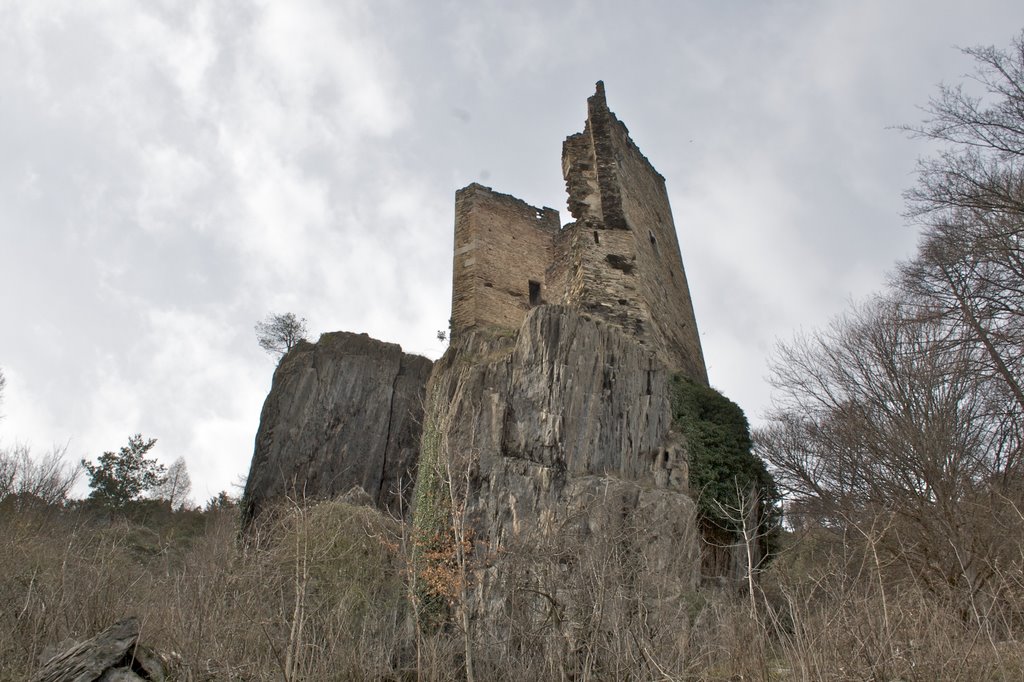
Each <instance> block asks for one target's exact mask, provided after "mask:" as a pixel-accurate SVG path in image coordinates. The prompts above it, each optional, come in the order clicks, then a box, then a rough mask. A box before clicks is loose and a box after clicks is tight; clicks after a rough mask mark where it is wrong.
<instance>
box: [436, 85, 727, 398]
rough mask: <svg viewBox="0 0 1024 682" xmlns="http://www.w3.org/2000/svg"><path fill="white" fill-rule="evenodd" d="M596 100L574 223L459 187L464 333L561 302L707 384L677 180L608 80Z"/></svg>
mask: <svg viewBox="0 0 1024 682" xmlns="http://www.w3.org/2000/svg"><path fill="white" fill-rule="evenodd" d="M587 108H588V111H587V122H586V125H585V127H584V130H583V132H582V133H577V134H575V135H571V136H570V137H568V138H567V139H566V140H565V143H564V144H563V148H562V171H563V174H564V176H565V184H566V191H567V193H568V205H569V212H570V213H571V214H572V216H573V217H574V218H575V220H576V221H575V222H574V223H571V224H569V225H566V226H565V227H564V228H561V229H559V221H558V212H557V211H554V210H552V209H549V208H543V209H538V208H535V207H533V206H530V205H529V204H527V203H525V202H523V201H520V200H519V199H516V198H514V197H511V196H509V195H506V194H499V193H498V192H494V191H493V190H491V189H490V188H488V187H483V186H481V185H478V184H475V183H474V184H471V185H469V186H468V187H466V188H464V189H461V190H459V191H458V192H456V198H455V264H454V266H455V267H454V275H453V286H452V334H453V336H457V335H458V334H459V333H460V332H462V331H464V330H467V329H471V328H481V327H491V328H497V329H505V330H516V329H518V328H519V326H520V324H522V321H523V319H524V318H525V315H526V313H527V311H528V310H529V309H530V308H531V307H533V306H535V305H537V304H540V303H559V304H562V305H566V306H569V307H573V308H577V309H580V310H582V311H584V312H586V313H588V314H591V315H594V316H597V317H600V318H601V319H603V320H605V321H607V322H609V323H611V324H613V325H615V326H616V327H618V328H619V329H621V330H623V331H625V332H626V333H628V334H630V335H632V336H633V337H634V338H636V339H637V340H638V341H639V342H640V343H641V344H642V345H643V346H645V347H646V348H647V349H648V350H649V351H650V352H652V353H654V354H655V355H657V356H658V358H659V359H660V360H661V362H663V363H664V364H665V366H666V367H669V368H671V369H673V370H676V371H681V372H683V373H684V374H686V375H687V376H689V377H690V378H691V379H693V380H695V381H699V382H701V383H705V384H706V383H707V380H708V379H707V370H706V369H705V366H704V355H703V352H702V349H701V345H700V337H699V335H698V332H697V322H696V319H695V317H694V313H693V304H692V301H691V299H690V290H689V285H688V284H687V281H686V273H685V271H684V270H683V260H682V255H681V253H680V249H679V242H678V239H677V237H676V228H675V224H674V222H673V220H672V209H671V207H670V206H669V200H668V192H667V191H666V189H665V179H664V178H663V177H662V176H661V175H660V174H659V173H658V171H656V170H655V169H654V167H653V166H652V165H651V164H650V162H649V161H648V160H647V158H646V157H645V156H644V155H643V154H642V153H641V152H640V150H639V149H638V148H637V146H636V145H635V144H634V143H633V141H632V140H631V139H630V137H629V131H628V130H627V129H626V126H625V125H623V124H622V123H621V122H620V121H619V120H618V119H617V118H616V117H615V114H613V113H612V112H611V111H610V110H609V109H608V105H607V102H606V101H605V95H604V85H603V84H602V83H600V82H599V83H598V84H597V92H596V93H595V94H594V95H593V96H592V97H590V98H589V99H588V100H587ZM531 282H533V285H532V286H533V287H534V289H535V291H534V295H533V297H532V300H531V292H530V288H531V284H530V283H531Z"/></svg>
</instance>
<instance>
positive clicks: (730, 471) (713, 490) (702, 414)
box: [672, 376, 780, 546]
mask: <svg viewBox="0 0 1024 682" xmlns="http://www.w3.org/2000/svg"><path fill="white" fill-rule="evenodd" d="M672 418H673V426H674V427H675V428H676V430H677V431H679V432H680V433H681V434H682V435H683V437H684V438H685V439H686V442H687V445H688V448H689V459H690V462H689V463H690V481H689V483H690V490H692V491H694V492H696V493H698V498H697V507H698V509H699V511H700V514H701V517H702V518H703V519H704V520H705V522H710V523H711V524H712V525H713V526H715V527H717V528H720V529H722V530H725V531H727V532H730V533H735V532H737V531H738V528H737V524H736V522H735V520H734V519H732V518H729V514H723V513H722V507H725V508H726V509H736V508H738V507H739V506H740V500H739V499H738V497H739V495H738V493H737V489H738V491H739V494H745V493H746V492H748V491H750V490H752V489H753V490H755V491H756V492H757V493H758V497H759V499H760V501H761V518H760V519H759V521H760V523H761V524H763V525H762V527H763V528H776V527H777V525H778V520H779V517H780V507H779V504H780V497H779V494H778V490H777V488H776V487H775V481H774V480H773V479H772V476H771V474H770V473H768V470H767V469H766V468H765V466H764V462H762V461H761V459H760V458H759V457H757V456H756V455H755V454H754V453H753V452H752V446H753V441H752V440H751V438H750V427H749V425H748V424H747V418H746V416H745V415H744V414H743V410H742V409H740V406H739V405H737V404H736V403H734V402H733V401H731V400H729V399H728V398H726V397H725V396H724V395H722V394H721V393H719V392H718V391H716V390H715V389H713V388H711V387H709V386H704V385H702V384H698V383H696V382H694V381H691V380H690V379H687V378H685V377H682V376H676V377H673V379H672ZM719 505H721V507H720V506H719ZM768 540H769V546H770V545H771V540H772V538H771V537H769V538H768Z"/></svg>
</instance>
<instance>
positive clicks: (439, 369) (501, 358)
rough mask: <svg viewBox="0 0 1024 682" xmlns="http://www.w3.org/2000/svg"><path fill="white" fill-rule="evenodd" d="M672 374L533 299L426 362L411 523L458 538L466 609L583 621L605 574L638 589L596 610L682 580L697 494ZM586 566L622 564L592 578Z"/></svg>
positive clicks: (660, 596)
mask: <svg viewBox="0 0 1024 682" xmlns="http://www.w3.org/2000/svg"><path fill="white" fill-rule="evenodd" d="M670 380H671V375H670V373H669V372H668V371H667V370H666V369H664V367H663V366H662V365H661V364H660V363H659V362H658V361H657V360H656V358H655V356H654V355H653V353H651V352H650V351H649V350H647V349H645V348H644V347H643V346H641V345H640V344H639V343H637V341H636V340H635V339H634V338H632V337H630V336H627V335H626V334H624V333H623V332H622V331H621V330H619V329H618V328H616V327H614V326H613V325H610V324H607V323H605V322H602V321H599V320H596V319H593V318H590V317H588V316H586V315H585V314H583V313H581V312H579V311H578V310H574V309H570V308H564V307H561V306H547V305H545V306H539V307H536V308H534V309H532V310H531V311H530V312H529V313H528V315H527V317H526V320H525V321H524V323H523V326H522V327H521V329H520V330H519V332H518V333H494V332H492V331H488V330H472V331H468V332H466V333H464V334H462V335H460V337H459V338H458V339H457V341H456V342H455V343H454V344H453V345H452V347H451V348H449V350H448V352H447V353H446V354H445V355H444V357H443V358H441V359H440V360H439V361H438V362H437V364H436V366H435V368H434V371H433V374H432V376H431V380H430V385H429V387H428V403H427V405H428V407H427V413H426V415H425V416H424V435H423V447H422V455H421V460H420V467H419V478H418V483H417V493H416V508H415V512H414V520H415V523H416V526H417V528H418V531H419V533H420V537H421V538H428V540H427V541H428V542H431V541H433V542H435V545H436V542H437V538H443V537H445V536H446V534H448V533H449V530H450V529H454V531H455V540H456V541H457V542H458V541H462V542H463V546H462V547H461V548H458V547H457V549H459V550H460V552H461V551H462V549H465V550H466V555H465V556H463V555H462V554H460V556H459V557H458V558H459V560H460V561H462V562H463V564H464V566H465V567H466V568H467V569H468V570H469V571H470V572H471V573H472V574H473V575H474V578H473V580H472V581H471V582H470V587H468V589H472V590H473V595H472V596H471V598H470V599H469V600H468V601H469V602H470V603H471V606H470V608H471V609H472V610H473V611H474V617H478V618H480V620H481V622H482V623H486V624H487V626H489V627H494V628H496V629H500V630H501V631H503V632H505V634H508V632H509V628H510V627H513V623H512V621H514V620H515V619H517V618H520V617H521V616H522V614H523V613H525V612H526V611H524V610H523V601H524V600H526V601H528V602H530V603H531V604H532V606H531V607H529V608H527V611H530V609H532V608H534V607H536V609H539V613H546V612H548V611H549V610H550V609H555V610H557V611H560V612H561V613H562V614H563V615H566V614H575V615H570V616H569V617H567V618H566V619H565V622H566V623H569V622H572V623H575V624H576V625H577V626H578V625H579V623H581V622H585V621H586V618H585V617H584V616H582V615H580V614H581V613H583V612H585V613H592V612H593V609H592V608H591V606H588V605H589V604H591V603H592V601H593V599H594V598H595V596H596V595H597V594H598V593H599V590H600V589H607V588H608V587H609V585H612V583H613V582H615V583H616V584H617V587H615V588H614V589H615V591H616V594H619V595H620V596H621V591H622V590H623V589H625V590H631V591H632V592H631V594H633V595H634V596H635V597H636V599H638V600H639V602H637V601H636V599H634V600H632V601H631V600H630V599H618V598H612V597H611V596H609V599H610V600H611V601H610V602H609V603H608V604H606V605H605V607H606V608H603V611H604V612H605V613H611V612H613V611H615V609H618V608H625V607H624V605H625V604H627V603H628V604H631V605H632V606H630V607H629V608H630V609H635V608H636V607H637V604H638V603H642V604H643V605H644V608H646V609H647V610H648V611H651V612H654V611H656V610H657V609H661V608H678V606H679V603H680V600H682V599H684V598H685V596H686V595H687V594H690V593H692V590H694V589H695V588H696V586H697V582H698V579H699V568H700V559H699V547H698V540H697V532H696V523H695V507H694V504H693V502H692V500H691V499H690V497H689V495H688V493H687V457H686V446H685V443H684V442H683V441H682V440H681V438H680V437H679V436H678V435H677V434H676V433H675V432H674V431H673V430H672V410H671V392H670ZM437 549H438V548H437V547H436V546H435V547H433V551H435V553H436V550H437ZM595 562H596V563H595ZM597 565H600V566H603V567H604V568H606V569H608V570H613V571H614V572H617V573H622V575H617V577H615V578H614V579H612V578H608V580H609V582H608V583H607V584H605V585H603V587H602V588H599V587H597V586H595V585H593V584H592V581H593V579H594V576H595V575H596V574H595V573H594V570H593V569H594V566H597ZM627 573H628V575H626V574H627ZM595 590H598V591H595ZM607 594H608V595H611V593H607ZM533 612H534V613H536V612H538V611H536V610H534V611H533ZM546 622H547V621H546ZM612 622H613V620H608V621H607V622H605V627H609V626H610V624H611V623H612ZM524 627H526V626H525V625H524ZM561 634H562V635H563V636H565V637H570V636H571V633H567V632H562V633H561Z"/></svg>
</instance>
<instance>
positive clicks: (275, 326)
mask: <svg viewBox="0 0 1024 682" xmlns="http://www.w3.org/2000/svg"><path fill="white" fill-rule="evenodd" d="M255 329H256V340H257V341H258V342H259V344H260V348H262V349H263V350H265V351H267V352H268V353H270V354H272V355H277V356H278V357H279V358H281V357H284V354H285V353H287V352H288V351H290V350H291V349H292V348H294V347H295V345H296V344H297V343H298V342H299V341H305V340H306V334H307V333H308V332H307V330H306V318H304V317H302V318H300V317H296V316H295V313H281V314H277V315H268V316H267V319H265V320H263V321H262V322H257V323H256V327H255Z"/></svg>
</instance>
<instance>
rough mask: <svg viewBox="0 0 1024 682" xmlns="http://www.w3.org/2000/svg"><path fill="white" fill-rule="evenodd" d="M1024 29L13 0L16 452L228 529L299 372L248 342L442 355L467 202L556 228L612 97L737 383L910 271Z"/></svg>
mask: <svg viewBox="0 0 1024 682" xmlns="http://www.w3.org/2000/svg"><path fill="white" fill-rule="evenodd" d="M1022 27H1024V9H1022V7H1021V5H1020V1H1019V0H1006V1H997V0H974V1H972V2H951V1H948V0H947V1H936V0H919V1H913V2H911V1H907V2H892V1H882V0H878V1H865V2H810V1H809V0H803V1H797V0H793V1H779V2H766V1H758V2H755V1H742V0H732V1H730V2H711V1H710V0H708V1H705V2H697V1H695V0H694V1H688V2H681V1H680V2H668V1H665V2H643V1H640V2H635V3H625V2H606V1H604V0H594V1H582V0H581V1H576V2H570V1H567V2H552V1H551V0H547V1H545V2H507V1H498V0H475V1H473V2H446V1H441V0H438V1H431V2H413V1H412V0H408V1H406V2H399V1H392V0H365V1H362V2H360V1H352V2H349V1H341V0H322V1H320V0H279V1H271V0H249V1H247V2H237V1H234V0H200V1H189V0H173V1H169V0H165V1H162V2H161V1H156V0H153V1H149V2H136V1H135V0H96V1H91V2H84V3H83V2H77V1H71V0H68V1H60V0H54V1H50V0H0V320H3V323H2V326H0V368H2V370H3V372H4V373H5V374H6V376H7V379H8V382H7V388H6V391H5V395H4V402H3V405H2V406H0V412H2V413H3V414H4V415H5V416H4V419H3V421H0V447H2V446H8V445H11V444H13V443H15V442H22V443H29V444H31V445H32V446H33V448H34V449H35V451H37V452H42V451H45V450H47V449H48V448H49V447H50V446H51V445H52V444H54V443H58V444H64V443H67V444H68V451H69V455H70V456H72V457H74V458H76V459H77V458H80V457H88V458H92V457H95V456H97V455H99V454H100V453H101V452H102V451H104V450H113V449H117V448H118V447H120V446H121V445H123V444H125V443H126V442H127V438H128V436H129V435H131V434H133V433H136V432H141V433H143V434H144V435H146V436H149V437H155V438H158V439H159V443H158V445H157V447H156V448H155V449H154V451H153V454H155V455H157V456H159V457H160V458H161V459H163V460H164V461H165V462H170V461H173V460H174V459H175V458H177V457H178V456H183V457H184V458H185V460H186V461H187V463H188V466H189V469H190V471H191V473H192V477H193V480H194V488H195V490H194V493H195V497H196V498H197V499H198V500H200V501H201V500H204V499H206V498H207V497H208V496H210V495H212V494H214V493H215V492H217V491H218V490H220V489H224V488H229V487H230V486H231V484H232V482H234V481H237V480H238V479H239V477H240V476H243V475H244V474H245V473H246V471H247V469H248V463H249V458H250V457H251V455H252V444H253V438H254V435H255V432H256V427H257V424H258V421H259V412H260V407H261V405H262V402H263V399H264V397H265V396H266V392H267V390H268V388H269V386H270V380H271V375H272V372H273V368H274V360H273V359H272V358H271V357H269V356H267V355H266V354H265V353H263V351H261V350H260V348H259V347H258V346H257V344H256V339H255V336H254V334H253V324H254V323H255V322H256V321H257V320H259V319H261V318H263V317H264V316H265V315H266V314H267V313H269V312H272V311H294V312H295V313H297V314H299V315H303V316H305V317H307V318H308V320H309V325H310V328H311V331H312V332H314V334H318V333H320V332H323V331H332V330H348V331H358V332H364V331H365V332H367V333H369V334H370V335H372V336H375V337H377V338H380V339H384V340H388V341H395V342H398V343H401V344H402V346H403V348H404V349H406V350H407V351H411V352H416V353H421V354H425V355H428V356H430V357H437V356H438V355H439V354H440V353H441V352H443V347H442V345H441V344H440V343H439V342H438V341H437V340H436V339H435V333H436V331H437V330H438V329H442V328H445V327H446V326H447V321H448V317H449V305H450V296H451V243H452V225H453V210H452V209H453V194H454V191H455V190H456V189H457V188H459V187H462V186H464V185H466V184H468V183H470V182H473V181H479V182H482V183H483V184H486V185H490V186H492V187H494V188H495V189H497V190H499V191H502V192H507V193H511V194H514V195H516V196H518V197H520V198H522V199H524V200H525V201H527V202H529V203H532V204H535V205H538V206H540V205H546V206H551V207H554V208H557V209H559V211H561V213H562V220H563V222H567V221H568V220H569V219H570V217H569V215H568V212H567V211H566V209H565V198H564V190H563V182H562V178H561V168H560V154H561V142H562V140H563V138H564V137H565V136H567V135H569V134H571V133H574V132H576V131H578V130H581V129H582V125H583V122H584V119H585V116H586V97H587V96H588V95H590V94H591V93H592V92H593V88H594V82H595V81H596V80H598V79H603V80H604V81H605V83H606V87H607V92H608V101H609V105H610V106H611V108H612V110H613V111H615V112H616V113H617V114H618V116H619V118H620V119H622V120H623V121H624V122H625V123H626V124H627V125H628V126H629V129H630V131H631V133H632V136H633V138H634V140H635V141H636V142H637V144H638V145H639V146H640V148H641V149H642V150H643V151H644V152H645V153H646V155H647V156H648V158H650V159H651V161H652V162H653V163H654V165H655V166H656V167H657V168H658V170H659V171H660V172H661V173H662V174H663V175H664V176H665V177H666V179H667V183H668V190H669V194H670V196H671V200H672V204H673V209H674V213H675V222H676V225H677V226H678V229H679V238H680V242H681V246H682V250H683V258H684V261H685V265H686V270H687V274H688V277H689V281H690V287H691V289H692V291H693V293H694V299H695V300H694V304H695V308H696V313H697V319H698V324H699V326H700V328H701V335H702V339H703V344H704V351H705V355H706V357H707V361H708V365H709V373H710V376H711V381H712V383H713V384H714V385H715V386H717V387H718V388H719V389H721V390H723V391H724V392H725V393H726V394H728V395H729V396H731V397H732V398H733V399H735V400H737V402H739V403H740V404H741V405H742V406H743V407H744V408H745V409H746V410H747V412H748V414H749V415H750V417H751V419H752V421H754V422H756V421H757V420H758V418H759V417H760V416H761V415H762V414H763V412H764V410H765V409H766V408H767V406H768V405H769V400H770V391H769V388H768V386H767V384H766V382H765V376H766V374H767V357H768V355H769V354H770V352H771V349H772V347H773V345H774V344H775V343H776V341H777V340H778V339H786V338H789V337H791V336H792V334H793V333H794V332H795V331H797V330H799V329H801V328H802V329H811V328H814V327H815V326H818V325H820V324H822V323H823V322H825V321H827V320H828V319H829V318H830V317H831V316H833V315H835V314H837V313H838V312H840V311H842V310H843V309H844V307H845V306H846V305H847V303H848V302H849V301H850V300H851V299H854V300H855V299H859V298H863V297H864V296H866V295H868V294H870V293H871V292H873V291H876V290H878V289H879V288H880V286H882V283H883V282H884V280H885V275H886V272H887V271H888V270H889V269H890V268H891V267H892V265H893V263H894V262H895V261H896V260H898V259H900V258H904V257H906V256H907V255H909V254H910V253H911V252H912V249H913V245H914V241H915V234H914V229H913V228H912V227H911V226H908V225H907V222H906V220H905V219H903V218H902V217H901V211H902V199H901V192H902V191H903V190H905V189H906V188H907V187H908V186H910V185H911V184H912V183H913V181H914V175H913V172H914V163H915V159H916V158H917V157H919V156H921V155H922V154H926V153H928V151H929V150H928V148H927V147H926V146H925V145H924V143H922V142H920V141H915V140H908V139H907V138H906V136H905V135H903V134H901V133H900V132H898V131H894V130H892V129H891V126H894V125H897V124H900V123H908V122H915V121H917V120H919V119H920V117H921V112H920V110H919V109H918V108H917V107H918V106H920V105H922V104H924V103H925V102H926V101H927V99H928V97H929V96H930V95H931V94H933V93H934V92H935V85H936V84H937V83H939V82H940V81H947V82H956V81H958V80H959V79H960V77H961V76H962V75H963V74H964V73H966V72H968V71H969V70H970V69H971V62H970V60H969V59H967V58H966V57H964V56H963V55H961V54H960V53H959V52H957V51H956V49H954V46H957V45H960V46H970V45H977V44H985V45H993V44H994V45H998V46H1007V45H1008V44H1009V42H1010V40H1011V39H1012V38H1013V37H1014V36H1015V35H1016V34H1018V33H1019V31H1020V30H1021V28H1022Z"/></svg>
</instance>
